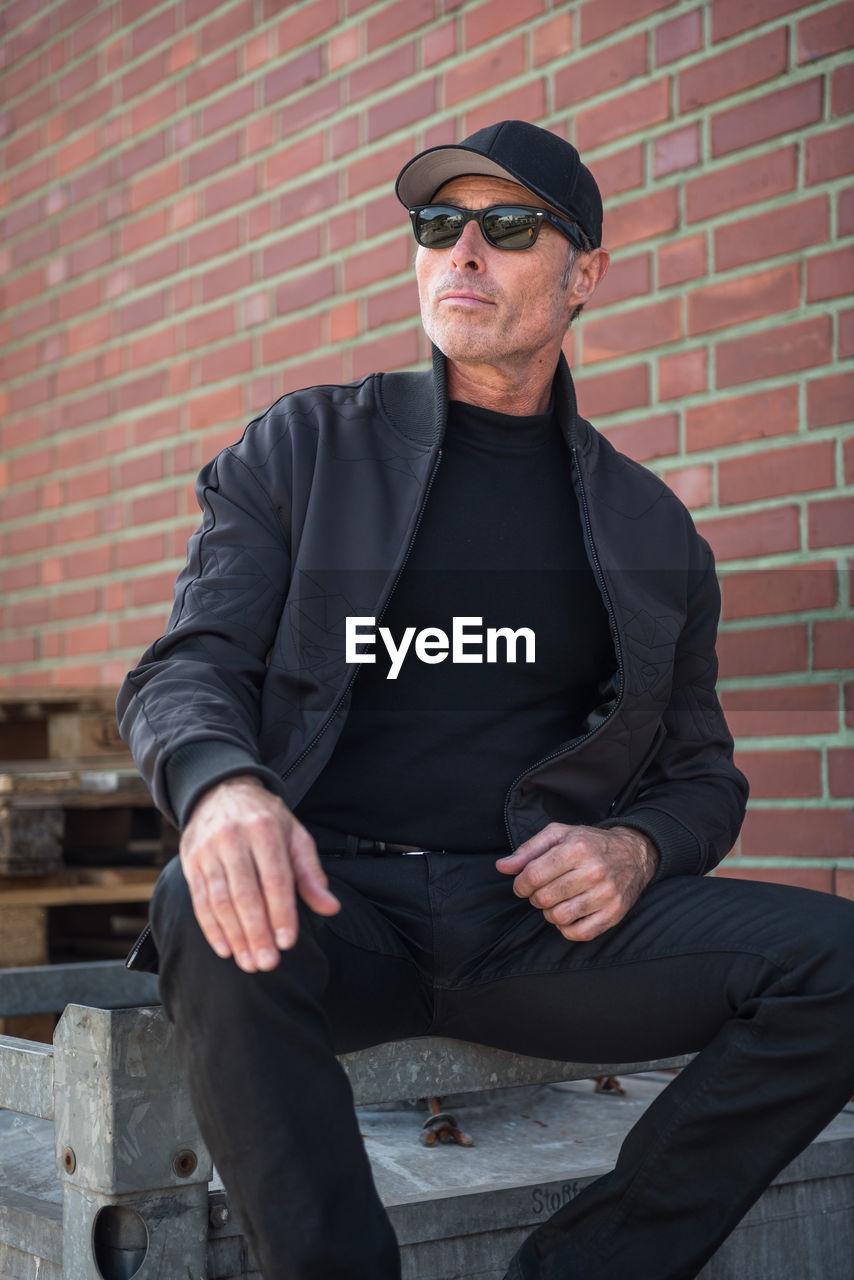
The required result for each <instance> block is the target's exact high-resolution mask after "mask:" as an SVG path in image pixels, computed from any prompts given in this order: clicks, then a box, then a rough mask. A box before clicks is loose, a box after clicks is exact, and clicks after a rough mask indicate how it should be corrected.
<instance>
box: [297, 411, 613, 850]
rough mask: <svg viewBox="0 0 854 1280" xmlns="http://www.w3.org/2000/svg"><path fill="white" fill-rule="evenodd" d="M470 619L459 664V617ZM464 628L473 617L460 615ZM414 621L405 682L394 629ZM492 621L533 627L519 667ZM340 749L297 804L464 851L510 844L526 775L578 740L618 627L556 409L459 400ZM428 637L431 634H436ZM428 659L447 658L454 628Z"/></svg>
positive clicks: (402, 838) (311, 817) (382, 835)
mask: <svg viewBox="0 0 854 1280" xmlns="http://www.w3.org/2000/svg"><path fill="white" fill-rule="evenodd" d="M454 618H457V619H460V618H468V619H478V618H479V619H481V622H480V623H479V624H478V623H476V622H469V623H467V624H466V626H465V630H466V632H467V634H468V635H469V636H470V637H476V636H478V635H480V636H481V637H482V639H481V640H480V642H478V641H476V640H471V641H470V642H469V643H468V644H467V645H466V646H465V649H464V652H465V653H466V654H469V655H477V654H480V655H481V657H482V661H481V662H480V663H470V662H466V663H462V662H454V661H453V653H452V647H451V646H452V639H453V627H454V624H453V619H454ZM458 625H459V624H458ZM380 626H382V627H385V628H388V630H389V632H390V633H391V637H392V639H393V642H394V644H395V646H398V645H400V643H401V640H402V638H403V636H404V632H405V631H406V628H408V627H414V628H415V635H414V636H413V638H412V641H411V643H410V647H409V650H408V652H407V654H406V657H405V658H404V659H403V661H402V663H401V664H400V671H399V674H398V676H397V678H396V679H388V678H387V677H388V673H389V671H390V669H391V662H390V658H389V654H388V651H387V648H386V646H385V644H384V642H383V640H382V639H381V637H380V635H379V631H378V629H379V627H380ZM424 628H430V629H431V631H432V629H438V630H440V631H442V632H444V633H445V635H446V636H447V638H448V650H447V654H446V656H445V658H444V659H443V660H442V661H438V662H432V663H430V662H426V661H422V660H421V659H420V658H419V657H418V655H417V653H416V637H417V633H418V632H420V631H422V629H424ZM488 628H496V629H498V628H510V629H511V630H513V631H517V630H519V629H520V628H527V629H528V631H529V632H533V634H534V638H535V640H534V646H533V649H534V655H535V661H533V662H529V661H526V658H528V657H530V656H531V645H530V639H529V638H528V640H527V641H526V637H525V634H524V633H523V634H521V635H520V636H519V637H518V638H517V640H516V642H515V654H516V661H515V662H510V661H508V660H507V658H508V647H509V646H508V644H507V642H506V640H505V639H503V638H502V637H498V638H497V639H496V641H495V658H496V660H495V661H492V662H489V661H487V657H488V646H487V630H488ZM360 630H361V631H363V632H368V633H371V632H372V633H373V644H372V645H361V646H360V650H361V651H362V652H368V653H373V654H374V655H375V658H376V661H375V662H374V663H373V664H367V663H363V664H362V665H361V668H360V670H359V673H358V676H357V678H356V680H355V683H354V685H353V701H352V706H351V710H350V713H349V716H348V718H347V721H346V723H345V725H344V729H343V731H342V734H341V738H340V740H339V741H338V743H337V745H336V747H335V750H334V752H333V754H332V757H331V759H330V761H329V763H328V764H327V766H326V768H325V769H324V771H323V773H322V774H321V776H320V777H319V778H318V779H317V780H316V781H315V783H314V784H313V786H312V787H311V788H310V789H309V791H308V792H307V794H306V795H305V796H304V797H303V799H302V800H301V802H300V803H299V805H297V807H296V813H297V816H298V817H299V818H300V820H301V821H303V822H305V823H307V824H308V825H309V826H311V825H312V824H314V825H319V826H322V827H326V828H333V829H334V830H336V831H340V832H349V833H352V834H356V835H360V836H367V837H370V838H373V839H378V840H388V841H393V842H396V843H401V844H413V845H418V846H420V847H423V848H427V849H442V848H445V849H455V850H462V851H473V850H501V851H506V850H507V847H508V839H507V833H506V829H505V824H504V800H505V797H506V795H507V792H508V790H509V789H510V787H511V786H512V784H513V782H514V781H515V779H516V778H517V777H518V776H519V774H520V773H522V772H523V771H524V770H526V769H527V768H529V767H530V766H531V765H533V764H535V763H536V762H537V761H538V760H539V759H542V757H543V756H545V755H548V754H549V753H550V752H552V751H554V750H556V749H557V748H558V747H559V746H560V745H561V744H562V743H564V742H566V741H568V740H569V739H571V738H573V737H575V736H577V735H578V733H579V732H580V729H581V725H582V721H583V719H584V717H585V715H586V714H587V712H588V711H590V710H591V708H592V707H593V706H594V704H595V702H596V688H597V684H598V683H599V682H600V681H601V680H603V679H604V678H605V677H606V676H607V675H608V674H609V673H610V672H611V671H612V670H613V667H614V656H613V648H612V645H611V641H610V636H609V629H608V620H607V615H606V612H605V608H604V606H603V604H602V600H601V597H600V595H599V592H598V590H597V587H596V584H595V580H594V577H593V573H592V571H591V569H590V566H589V563H588V561H587V557H586V555H585V552H584V543H583V536H582V527H581V519H580V515H579V510H578V502H577V500H576V498H575V494H574V491H573V487H572V478H571V463H570V455H569V450H568V449H567V447H566V445H565V443H564V442H563V440H562V439H561V437H560V434H559V431H558V427H557V423H556V418H555V415H554V414H553V413H552V412H550V413H546V414H541V415H537V416H533V417H513V416H510V415H507V414H501V413H494V412H491V411H489V410H486V409H480V408H476V407H474V406H472V405H466V404H461V403H458V402H452V403H451V405H450V408H449V417H448V430H447V434H446V437H445V442H444V444H443V447H442V460H441V462H440V464H439V468H438V471H437V473H436V476H435V479H434V481H433V486H432V489H431V491H430V494H429V497H428V499H427V502H426V504H425V508H424V511H423V515H422V519H421V524H420V526H419V529H418V533H417V535H416V538H415V541H414V544H413V546H412V549H411V552H410V556H409V559H408V561H407V563H406V566H405V568H404V570H403V573H402V574H401V577H400V579H399V581H398V584H397V587H396V588H395V591H394V594H393V596H392V598H391V600H390V602H389V605H388V608H387V609H386V612H385V614H384V616H383V617H382V618H381V619H378V620H377V624H376V626H375V627H374V628H370V627H367V626H364V625H363V626H361V627H360ZM426 639H427V638H426V637H425V640H426ZM430 639H432V640H433V641H435V642H436V643H434V644H432V645H426V646H425V645H424V644H422V653H426V654H433V655H436V654H438V653H440V652H442V648H441V637H437V636H435V635H431V637H430Z"/></svg>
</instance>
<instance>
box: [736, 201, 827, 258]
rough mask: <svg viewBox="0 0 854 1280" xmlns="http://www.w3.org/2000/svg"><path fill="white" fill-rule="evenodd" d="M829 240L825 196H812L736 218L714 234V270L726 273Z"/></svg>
mask: <svg viewBox="0 0 854 1280" xmlns="http://www.w3.org/2000/svg"><path fill="white" fill-rule="evenodd" d="M829 236H830V210H829V207H828V201H827V197H826V196H823V195H822V196H812V197H811V198H810V199H807V200H799V201H797V202H796V203H795V204H788V205H786V206H784V207H783V208H781V209H772V210H770V211H769V212H768V213H760V214H757V215H755V216H754V217H752V218H738V219H736V220H735V221H733V222H729V223H727V224H726V225H725V226H723V227H718V228H717V229H716V231H715V233H714V251H715V268H716V270H718V271H727V270H729V269H730V268H731V267H741V266H744V265H746V264H747V263H749V262H757V261H760V260H767V259H768V258H774V257H778V256H780V255H782V254H785V253H797V252H799V251H800V250H801V249H805V248H807V246H809V245H813V244H822V243H823V242H824V241H825V240H827V239H828V238H829Z"/></svg>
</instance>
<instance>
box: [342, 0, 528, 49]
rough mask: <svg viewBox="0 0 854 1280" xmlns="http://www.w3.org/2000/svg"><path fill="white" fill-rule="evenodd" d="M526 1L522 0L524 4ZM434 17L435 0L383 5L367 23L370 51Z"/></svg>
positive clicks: (408, 32) (400, 1)
mask: <svg viewBox="0 0 854 1280" xmlns="http://www.w3.org/2000/svg"><path fill="white" fill-rule="evenodd" d="M524 2H525V0H522V3H523V4H524ZM528 2H530V0H528ZM475 12H476V11H475ZM434 17H435V6H434V4H433V0H397V3H395V4H385V5H383V8H382V11H381V12H380V13H378V14H376V15H375V16H374V17H372V18H369V19H368V21H367V23H366V24H365V34H366V39H367V45H368V51H369V53H373V52H374V51H375V50H376V49H382V48H383V47H385V46H386V45H389V44H391V43H392V42H393V41H395V40H398V39H399V38H400V37H401V36H405V35H409V34H410V33H411V32H413V31H417V30H418V28H419V27H423V26H426V25H427V24H428V23H429V22H432V20H433V18H434ZM496 34H497V33H496Z"/></svg>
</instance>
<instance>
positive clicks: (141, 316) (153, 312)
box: [114, 292, 167, 334]
mask: <svg viewBox="0 0 854 1280" xmlns="http://www.w3.org/2000/svg"><path fill="white" fill-rule="evenodd" d="M166 300H167V299H166V293H165V292H159V293H149V294H144V295H143V296H142V297H141V298H137V299H136V300H135V301H133V302H129V303H127V305H126V306H123V307H120V308H119V310H118V311H117V312H116V313H115V315H114V324H115V329H116V333H118V334H127V333H132V332H133V331H135V330H137V329H144V328H146V327H147V326H148V325H150V324H157V322H158V321H160V320H162V319H163V318H164V316H165V315H166Z"/></svg>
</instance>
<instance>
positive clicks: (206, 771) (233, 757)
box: [164, 739, 281, 831]
mask: <svg viewBox="0 0 854 1280" xmlns="http://www.w3.org/2000/svg"><path fill="white" fill-rule="evenodd" d="M164 772H165V775H166V787H167V790H168V792H169V800H170V802H171V805H172V808H173V810H174V812H175V815H176V817H177V819H178V826H179V828H180V829H181V830H182V831H183V829H184V827H185V826H186V825H187V822H188V820H189V818H190V814H191V813H192V811H193V809H194V807H195V805H196V804H197V803H198V801H199V800H200V799H201V797H202V796H203V795H204V793H205V792H206V791H210V789H211V787H214V786H216V785H217V783H219V782H225V780H226V778H235V777H238V776H239V775H241V774H251V775H252V777H254V778H258V779H259V780H260V781H261V782H263V783H264V785H265V786H266V787H267V788H268V789H269V790H270V791H272V792H273V793H274V794H278V792H279V788H280V786H281V779H280V778H279V777H278V775H277V774H276V773H274V772H273V770H272V769H267V768H265V766H264V765H262V764H259V763H258V761H257V760H256V759H255V757H254V756H253V755H252V754H251V752H249V751H246V750H245V749H244V748H243V747H238V746H235V745H234V743H232V742H224V741H221V740H217V739H214V740H213V741H211V742H187V743H185V744H184V746H183V747H178V748H177V750H176V751H174V752H173V753H172V755H171V756H170V757H169V759H168V760H167V761H166V765H165V768H164Z"/></svg>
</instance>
